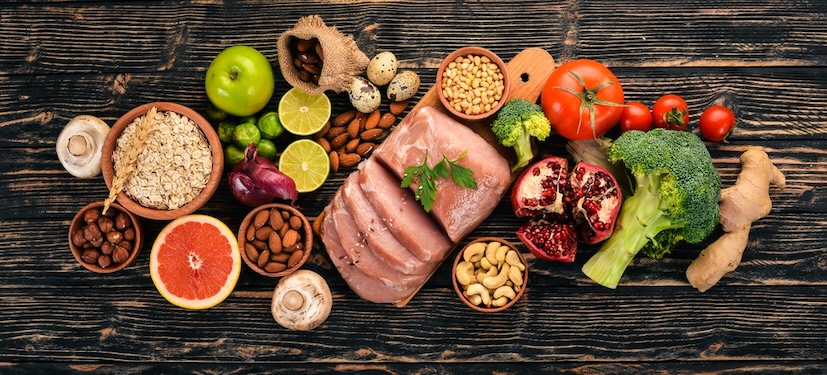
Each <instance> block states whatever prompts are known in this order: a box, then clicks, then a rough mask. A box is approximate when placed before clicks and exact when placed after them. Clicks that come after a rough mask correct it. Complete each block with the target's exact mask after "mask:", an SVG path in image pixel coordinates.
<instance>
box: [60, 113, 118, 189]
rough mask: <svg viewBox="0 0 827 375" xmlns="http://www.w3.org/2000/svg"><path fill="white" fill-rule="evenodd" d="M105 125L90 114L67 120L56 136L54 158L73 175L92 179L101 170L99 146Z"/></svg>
mask: <svg viewBox="0 0 827 375" xmlns="http://www.w3.org/2000/svg"><path fill="white" fill-rule="evenodd" d="M107 134H109V125H106V123H105V122H103V120H101V119H99V118H97V117H95V116H90V115H80V116H76V117H75V118H73V119H71V120H69V122H68V123H67V124H66V126H64V127H63V130H61V132H60V135H58V137H57V146H56V148H57V158H58V160H60V164H62V165H63V168H65V169H66V171H67V172H69V173H70V174H72V175H73V176H75V177H80V178H92V177H96V176H97V175H99V174H100V173H101V149H103V141H104V140H105V139H106V135H107Z"/></svg>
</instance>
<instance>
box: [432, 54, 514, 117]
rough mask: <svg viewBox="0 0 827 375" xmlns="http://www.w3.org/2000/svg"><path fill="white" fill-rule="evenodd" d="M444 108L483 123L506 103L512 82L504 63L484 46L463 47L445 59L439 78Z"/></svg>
mask: <svg viewBox="0 0 827 375" xmlns="http://www.w3.org/2000/svg"><path fill="white" fill-rule="evenodd" d="M436 86H437V94H438V96H439V100H440V102H442V105H443V106H444V107H445V108H446V109H447V110H448V111H449V112H450V113H451V114H453V115H454V116H456V117H458V118H460V119H464V120H482V119H485V118H488V117H489V116H491V115H493V114H494V113H496V112H497V111H498V110H499V109H500V108H501V107H502V106H503V104H505V100H506V99H507V97H508V92H509V87H510V82H509V79H508V71H507V70H506V67H505V63H504V62H503V60H502V59H501V58H500V57H499V56H497V55H496V54H495V53H494V52H491V51H489V50H487V49H485V48H482V47H463V48H460V49H458V50H456V51H454V52H452V53H451V54H449V55H448V57H446V58H445V60H443V61H442V64H441V65H440V66H439V70H437V75H436Z"/></svg>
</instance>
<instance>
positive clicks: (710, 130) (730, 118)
mask: <svg viewBox="0 0 827 375" xmlns="http://www.w3.org/2000/svg"><path fill="white" fill-rule="evenodd" d="M700 128H701V135H703V136H704V138H705V139H706V140H709V141H712V142H726V138H727V136H729V134H730V133H731V132H732V129H733V128H735V114H734V113H732V111H731V110H730V109H729V108H727V107H724V106H720V105H713V106H712V107H709V108H707V109H706V110H705V111H704V113H703V114H701V124H700Z"/></svg>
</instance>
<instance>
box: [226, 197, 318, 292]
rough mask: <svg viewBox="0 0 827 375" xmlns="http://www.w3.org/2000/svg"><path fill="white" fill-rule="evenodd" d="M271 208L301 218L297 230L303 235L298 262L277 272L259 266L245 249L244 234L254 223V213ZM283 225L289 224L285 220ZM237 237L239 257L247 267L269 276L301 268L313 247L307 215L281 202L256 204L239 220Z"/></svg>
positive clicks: (282, 274)
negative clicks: (300, 255)
mask: <svg viewBox="0 0 827 375" xmlns="http://www.w3.org/2000/svg"><path fill="white" fill-rule="evenodd" d="M272 208H277V209H278V210H280V211H288V212H290V215H292V216H297V217H298V218H299V219H301V223H302V225H301V228H299V230H298V231H299V232H300V233H301V235H302V236H303V240H304V241H303V242H302V249H301V250H302V251H304V255H302V257H301V259H300V260H299V261H298V263H296V264H295V265H293V267H288V268H285V269H284V270H281V271H278V272H269V271H267V270H265V269H263V268H261V267H259V266H258V264H257V263H256V262H254V261H253V260H252V259H250V257H249V256H248V255H247V249H246V246H247V242H248V241H247V238H246V236H245V234H246V233H247V229H248V228H249V227H250V226H251V225H254V223H253V220H254V219H255V217H256V214H257V213H259V212H260V211H262V210H270V209H272ZM268 225H269V223H268ZM284 225H289V224H288V223H287V222H286V221H285V223H284ZM237 238H238V248H239V250H241V258H243V259H244V263H247V266H248V267H250V268H251V269H252V270H253V271H256V272H258V273H259V274H260V275H263V276H269V277H281V276H286V275H289V274H291V273H293V271H296V270H297V269H299V268H301V267H302V265H304V263H305V262H307V259H309V258H310V251H311V250H312V249H313V230H312V228H311V227H310V222H308V221H307V217H306V216H304V214H302V213H301V212H300V211H299V210H297V209H295V208H293V207H291V206H288V205H286V204H281V203H268V204H263V205H261V206H258V207H256V208H254V209H253V210H252V211H250V213H249V214H247V216H246V217H245V218H244V221H242V222H241V226H240V227H239V228H238V236H237ZM265 242H266V241H265ZM251 246H252V245H251ZM282 251H283V250H282Z"/></svg>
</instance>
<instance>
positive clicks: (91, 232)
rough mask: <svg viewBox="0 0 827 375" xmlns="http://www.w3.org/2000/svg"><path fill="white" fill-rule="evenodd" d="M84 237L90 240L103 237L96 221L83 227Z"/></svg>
mask: <svg viewBox="0 0 827 375" xmlns="http://www.w3.org/2000/svg"><path fill="white" fill-rule="evenodd" d="M83 238H85V239H86V240H87V241H90V242H91V241H94V240H96V239H99V238H101V231H100V229H98V226H97V225H96V224H95V223H94V222H93V223H90V224H87V225H86V226H85V227H83ZM98 246H100V245H98Z"/></svg>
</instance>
